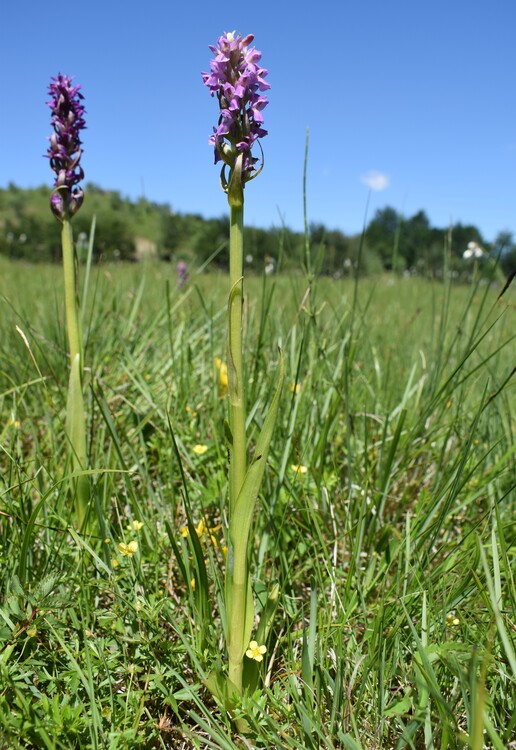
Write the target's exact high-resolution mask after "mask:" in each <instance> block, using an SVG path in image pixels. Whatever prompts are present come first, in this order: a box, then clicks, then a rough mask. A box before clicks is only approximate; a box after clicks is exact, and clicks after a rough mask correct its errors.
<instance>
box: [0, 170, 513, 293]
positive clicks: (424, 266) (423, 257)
mask: <svg viewBox="0 0 516 750" xmlns="http://www.w3.org/2000/svg"><path fill="white" fill-rule="evenodd" d="M49 194H50V192H49V189H48V188H46V187H40V188H36V189H32V190H22V189H20V188H18V187H16V186H15V185H9V186H8V188H7V189H0V255H4V256H6V257H8V258H12V259H25V260H31V261H58V260H59V259H60V254H61V249H60V242H59V236H58V234H59V233H58V231H57V229H56V227H57V224H56V221H55V219H54V218H53V216H52V215H51V213H50V210H49V206H48V201H49ZM93 216H96V218H97V230H96V235H95V243H94V247H93V258H94V260H95V261H99V260H101V259H102V260H104V261H106V260H124V259H125V260H135V259H142V258H143V257H146V256H149V257H152V258H161V259H163V260H186V261H189V262H190V263H191V264H193V265H202V263H203V262H205V261H207V260H208V259H212V257H213V256H214V255H215V258H214V259H213V261H212V262H213V264H214V267H217V268H222V269H226V268H227V267H228V263H229V249H228V243H227V237H228V226H229V219H228V217H227V216H221V217H219V218H214V219H206V218H203V217H202V216H199V215H195V214H178V213H175V212H174V211H172V209H171V208H170V206H168V205H166V204H158V203H153V202H150V201H147V200H146V199H144V198H141V199H139V200H138V201H136V202H133V201H130V200H127V199H125V198H123V197H122V196H121V195H120V193H119V192H117V191H108V190H103V189H102V188H100V187H98V186H96V185H93V184H88V185H87V186H86V197H85V201H84V205H83V207H82V208H81V211H80V212H79V213H78V214H77V216H76V217H74V235H75V237H76V240H77V242H78V246H79V249H81V248H82V249H83V251H85V248H86V247H87V243H88V236H89V231H90V226H91V221H92V218H93ZM310 242H311V245H312V253H313V255H314V263H315V270H316V271H317V272H318V273H319V274H323V275H328V276H330V275H331V276H335V277H337V278H338V277H346V276H352V275H356V274H359V275H378V274H380V273H382V272H383V271H384V270H395V271H397V272H402V271H410V273H411V274H418V275H421V276H429V277H438V278H443V275H444V273H445V272H444V270H443V266H444V264H445V261H444V256H445V253H446V254H447V255H448V256H449V257H448V261H447V262H448V264H449V265H450V267H451V270H453V271H454V273H455V276H456V278H458V279H459V280H462V281H469V280H471V277H472V272H473V263H471V262H466V261H464V259H463V257H462V255H463V253H464V251H465V250H466V248H467V246H468V243H469V242H477V243H478V244H479V245H480V246H482V247H483V248H484V250H485V251H486V253H487V255H486V257H485V258H484V259H483V260H482V261H481V265H482V266H486V265H488V264H489V254H491V258H497V257H498V255H500V264H501V267H502V269H503V270H504V271H505V272H506V273H510V272H511V271H512V270H513V269H514V266H515V258H516V245H515V243H514V241H513V238H512V235H511V234H510V233H507V232H500V234H499V235H498V236H497V238H496V239H495V242H494V243H493V246H492V247H491V248H489V246H488V245H487V243H486V242H485V241H484V239H483V238H482V236H481V234H480V232H479V231H478V229H477V228H476V227H474V226H472V225H468V226H464V225H462V224H457V225H455V226H454V227H453V230H452V231H451V232H450V230H449V228H444V229H437V228H435V227H432V226H430V222H429V219H428V217H427V216H426V214H425V213H424V211H418V212H417V213H416V214H414V216H412V217H404V216H401V215H400V214H399V213H398V212H397V211H396V210H395V209H394V208H392V207H389V206H387V207H385V208H383V209H379V210H378V211H377V212H376V214H375V215H374V217H373V218H372V219H371V220H370V221H369V224H368V225H367V228H366V232H365V237H364V238H361V237H359V236H346V235H344V234H343V233H342V232H340V231H338V230H332V229H328V228H326V227H324V226H323V225H322V224H312V225H311V226H310ZM245 248H246V251H245V252H246V257H247V258H248V259H247V260H246V270H247V271H250V272H253V271H254V272H258V273H262V272H263V269H264V267H265V266H266V265H267V263H268V262H270V259H271V258H272V259H273V261H274V263H275V268H276V270H288V271H291V270H299V269H300V267H301V266H303V264H304V262H305V240H304V235H302V234H300V233H298V232H293V231H291V230H290V229H288V228H287V227H280V228H279V229H278V228H271V229H260V228H256V227H246V228H245Z"/></svg>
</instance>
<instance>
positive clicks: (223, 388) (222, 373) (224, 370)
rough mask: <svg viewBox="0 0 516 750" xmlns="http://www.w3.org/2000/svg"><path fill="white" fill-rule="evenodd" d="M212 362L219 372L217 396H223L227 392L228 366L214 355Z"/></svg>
mask: <svg viewBox="0 0 516 750" xmlns="http://www.w3.org/2000/svg"><path fill="white" fill-rule="evenodd" d="M214 363H215V369H216V370H217V371H218V373H219V396H225V395H226V393H227V392H228V366H227V364H226V363H225V362H223V361H222V360H221V358H220V357H215V360H214Z"/></svg>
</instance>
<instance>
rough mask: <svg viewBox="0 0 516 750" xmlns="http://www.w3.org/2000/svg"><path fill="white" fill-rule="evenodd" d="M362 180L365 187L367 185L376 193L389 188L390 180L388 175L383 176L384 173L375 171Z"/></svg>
mask: <svg viewBox="0 0 516 750" xmlns="http://www.w3.org/2000/svg"><path fill="white" fill-rule="evenodd" d="M361 180H362V182H363V183H364V185H367V187H368V188H370V189H371V190H374V191H376V192H379V191H380V190H385V188H386V187H388V186H389V178H388V177H387V175H386V174H382V172H375V171H374V170H373V171H371V172H368V173H367V174H365V175H364V176H363V177H362V178H361Z"/></svg>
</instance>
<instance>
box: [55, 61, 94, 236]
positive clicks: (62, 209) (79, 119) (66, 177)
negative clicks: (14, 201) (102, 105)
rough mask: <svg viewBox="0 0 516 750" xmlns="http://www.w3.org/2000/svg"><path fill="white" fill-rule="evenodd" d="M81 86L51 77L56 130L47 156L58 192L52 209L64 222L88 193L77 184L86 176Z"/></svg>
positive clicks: (70, 80)
mask: <svg viewBox="0 0 516 750" xmlns="http://www.w3.org/2000/svg"><path fill="white" fill-rule="evenodd" d="M80 88H81V87H80V86H72V79H71V78H69V77H68V76H64V75H61V73H59V75H58V76H56V78H52V79H51V83H50V86H49V87H48V93H49V95H50V96H51V99H50V101H48V102H47V104H48V106H49V107H50V109H51V110H52V120H51V123H52V126H53V128H54V132H53V133H52V135H51V136H50V138H49V139H48V140H49V141H50V146H49V149H48V152H47V156H48V158H49V159H50V166H51V168H52V169H53V171H54V172H55V174H56V177H55V180H54V193H53V194H52V197H51V199H50V207H51V209H52V212H53V213H54V215H55V216H56V218H58V219H59V220H60V221H63V219H64V218H65V217H71V216H73V215H74V214H75V213H77V211H78V210H79V208H80V207H81V205H82V201H83V199H84V192H83V191H82V189H80V188H78V187H76V185H77V183H78V182H80V181H81V180H82V179H84V172H83V170H82V167H81V165H80V160H81V155H82V142H81V138H80V132H81V130H83V129H84V128H85V127H86V123H85V122H84V117H83V115H84V111H85V110H84V105H83V104H82V100H83V99H84V97H83V95H82V94H81V93H80Z"/></svg>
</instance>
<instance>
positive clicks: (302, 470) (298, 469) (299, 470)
mask: <svg viewBox="0 0 516 750" xmlns="http://www.w3.org/2000/svg"><path fill="white" fill-rule="evenodd" d="M290 468H291V469H292V471H293V472H294V473H295V474H306V473H307V471H308V466H303V464H292V466H291V467H290Z"/></svg>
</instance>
